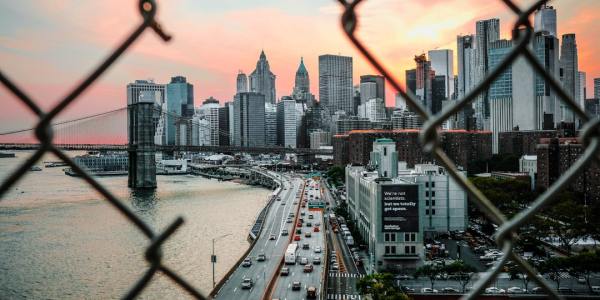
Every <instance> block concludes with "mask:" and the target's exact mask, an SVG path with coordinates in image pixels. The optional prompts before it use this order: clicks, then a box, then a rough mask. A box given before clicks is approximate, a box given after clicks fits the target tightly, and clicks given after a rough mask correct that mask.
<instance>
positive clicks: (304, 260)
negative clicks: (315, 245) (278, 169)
mask: <svg viewBox="0 0 600 300" xmlns="http://www.w3.org/2000/svg"><path fill="white" fill-rule="evenodd" d="M300 264H301V265H306V264H308V258H306V257H302V258H300Z"/></svg>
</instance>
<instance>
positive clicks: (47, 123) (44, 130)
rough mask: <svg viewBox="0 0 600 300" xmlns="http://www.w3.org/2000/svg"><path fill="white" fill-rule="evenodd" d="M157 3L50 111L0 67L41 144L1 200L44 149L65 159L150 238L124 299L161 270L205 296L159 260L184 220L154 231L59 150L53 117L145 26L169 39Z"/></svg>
mask: <svg viewBox="0 0 600 300" xmlns="http://www.w3.org/2000/svg"><path fill="white" fill-rule="evenodd" d="M156 9H157V7H156V3H155V1H154V0H140V1H139V10H140V14H141V15H142V22H141V24H140V25H138V26H137V27H136V28H135V30H134V31H133V32H132V33H131V34H130V35H129V36H128V37H127V38H126V39H125V40H124V41H123V42H122V43H121V44H120V45H119V47H117V48H116V49H115V50H114V51H113V52H112V53H111V54H110V55H109V56H108V57H107V58H106V59H105V60H104V61H103V62H102V63H101V64H100V65H99V66H98V67H97V68H96V69H95V70H93V71H92V72H91V73H90V74H89V75H88V76H87V77H85V78H84V79H83V81H81V83H80V84H79V85H78V86H77V87H75V88H74V89H73V90H72V91H71V92H70V93H69V94H68V95H67V96H66V97H65V98H64V99H62V101H60V102H59V103H58V104H57V105H56V106H54V107H53V108H52V109H51V110H49V111H44V110H42V109H41V108H40V107H39V106H38V105H37V104H36V101H35V100H34V99H32V98H31V97H30V96H28V95H27V94H26V93H25V91H24V90H22V89H21V88H19V87H18V86H17V85H16V84H15V83H13V82H12V81H11V80H10V79H9V78H8V77H7V75H5V74H4V73H3V72H1V71H0V82H1V83H2V84H3V85H4V86H5V87H6V88H7V89H8V90H9V91H10V92H11V93H12V94H13V95H14V96H15V97H16V98H17V99H18V100H19V101H21V102H22V103H23V104H25V106H26V107H27V108H28V109H29V110H31V111H32V112H33V113H34V114H35V115H37V116H38V122H37V125H36V129H35V137H36V139H37V140H38V142H39V144H40V147H39V149H37V150H36V151H35V152H34V153H33V155H31V157H29V159H27V160H26V161H25V163H23V164H22V165H20V166H19V167H18V168H17V170H15V171H14V172H12V173H11V174H10V175H9V176H8V177H7V178H6V179H5V180H4V181H3V182H2V184H1V185H0V200H2V196H3V195H4V194H5V193H6V192H7V191H8V190H9V189H10V188H11V187H12V186H13V185H14V184H15V183H16V182H17V181H18V180H19V179H21V178H22V177H23V176H24V175H25V174H27V170H28V169H29V168H31V167H32V166H33V165H34V164H35V163H36V162H37V161H38V160H39V159H40V158H41V157H42V156H43V155H44V154H45V153H53V154H54V155H56V157H58V158H59V159H61V160H62V161H64V162H65V163H66V164H67V165H68V166H69V167H71V168H72V170H73V171H74V172H76V173H78V174H79V175H80V176H81V177H82V178H83V179H84V180H85V181H86V182H87V183H89V184H90V185H91V186H92V187H93V188H94V189H95V190H96V191H98V192H99V193H100V194H101V195H102V196H103V197H104V198H105V199H106V200H107V201H108V202H109V203H110V204H111V205H112V206H113V207H115V208H116V209H117V210H119V212H121V213H122V214H123V215H124V216H125V217H126V218H127V219H128V220H129V221H130V222H131V223H133V225H135V226H136V227H137V228H138V229H139V230H140V231H141V232H142V233H143V234H144V235H145V236H146V237H147V238H148V241H149V246H148V247H147V248H146V249H145V252H144V256H145V258H146V260H147V261H148V263H149V265H150V266H149V268H148V270H146V272H145V273H144V275H143V276H142V277H141V278H140V279H139V280H138V281H137V282H136V283H135V284H134V285H133V286H132V287H131V288H130V290H129V291H128V292H127V293H126V294H125V295H124V296H123V297H124V298H125V299H132V298H135V297H136V296H137V295H139V294H140V292H141V291H142V290H143V289H144V288H145V287H146V286H148V284H149V283H150V280H151V279H152V277H153V276H154V274H156V272H162V273H163V274H164V275H166V276H167V277H169V278H170V279H171V280H173V281H174V282H175V283H176V284H178V285H179V286H180V287H181V288H183V289H184V290H186V291H187V292H188V293H189V294H190V295H192V296H194V297H195V298H198V299H204V296H203V295H202V294H201V293H200V292H199V291H198V290H197V289H196V288H194V287H193V286H192V285H191V284H189V283H188V282H187V281H186V280H184V279H183V278H182V277H181V276H179V275H178V274H177V273H176V272H175V271H173V270H171V269H170V268H168V267H167V266H165V265H163V264H162V252H161V245H162V244H163V243H164V242H165V240H167V239H168V238H169V237H170V236H171V235H172V234H173V233H174V232H175V230H177V228H178V227H179V226H181V225H182V224H183V219H182V218H181V217H179V218H177V219H176V220H175V221H174V222H173V223H172V224H171V225H169V226H168V227H167V229H165V231H163V232H161V233H155V232H154V231H153V230H152V228H150V226H148V225H147V224H146V223H144V221H142V220H141V219H140V218H138V217H137V216H136V215H135V214H134V213H133V212H132V211H131V210H130V209H129V208H127V206H125V205H124V204H123V203H122V202H121V201H120V200H119V199H117V198H116V197H115V196H114V195H113V194H112V193H111V192H109V191H108V190H107V189H106V188H105V187H103V186H102V185H101V184H100V183H99V182H98V181H96V179H94V178H93V177H92V176H90V174H88V172H87V171H85V169H83V168H81V167H79V166H78V165H77V164H76V163H75V162H74V161H73V160H72V159H71V158H70V157H69V156H67V155H66V154H65V152H63V151H61V150H59V149H58V148H57V147H55V146H54V144H53V132H52V125H51V123H52V121H53V120H54V118H55V117H56V116H57V115H58V114H59V113H60V112H62V111H63V110H64V109H65V108H66V107H68V106H69V105H70V104H71V103H73V102H74V101H75V100H76V99H77V98H78V97H79V95H81V93H82V92H83V91H85V90H86V89H87V88H88V87H89V86H90V85H91V84H92V83H93V82H94V81H96V79H98V77H100V76H101V75H102V74H103V73H104V72H105V71H106V70H107V69H108V68H110V67H111V66H112V65H113V64H114V63H115V62H116V60H117V59H118V58H119V57H120V56H121V55H122V54H123V53H124V52H125V51H126V50H127V49H128V48H129V47H130V46H131V45H132V44H133V43H134V42H135V41H136V40H137V39H138V38H139V37H140V35H141V34H142V33H144V31H146V29H148V28H149V29H151V30H153V31H154V32H155V33H156V34H158V35H159V36H160V37H161V38H162V39H163V40H164V41H168V40H170V36H169V35H168V34H166V33H165V32H164V31H163V30H162V28H161V26H160V24H159V23H158V22H157V21H156V19H155V16H156Z"/></svg>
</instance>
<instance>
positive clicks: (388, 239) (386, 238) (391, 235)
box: [383, 233, 396, 242]
mask: <svg viewBox="0 0 600 300" xmlns="http://www.w3.org/2000/svg"><path fill="white" fill-rule="evenodd" d="M383 239H384V241H386V242H395V241H396V234H395V233H384V234H383Z"/></svg>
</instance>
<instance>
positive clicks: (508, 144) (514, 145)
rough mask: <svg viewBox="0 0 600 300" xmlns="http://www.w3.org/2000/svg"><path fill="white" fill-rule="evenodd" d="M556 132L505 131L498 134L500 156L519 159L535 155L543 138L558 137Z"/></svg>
mask: <svg viewBox="0 0 600 300" xmlns="http://www.w3.org/2000/svg"><path fill="white" fill-rule="evenodd" d="M558 136H559V135H558V131H556V130H526V131H505V132H499V133H498V154H513V155H516V156H518V157H521V156H523V155H535V153H536V146H537V144H538V143H539V141H540V139H542V138H555V137H558Z"/></svg>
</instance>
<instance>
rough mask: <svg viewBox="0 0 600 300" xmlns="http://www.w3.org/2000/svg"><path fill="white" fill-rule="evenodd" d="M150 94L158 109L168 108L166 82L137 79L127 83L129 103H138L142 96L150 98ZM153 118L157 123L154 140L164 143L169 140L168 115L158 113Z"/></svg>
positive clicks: (158, 143) (159, 143)
mask: <svg viewBox="0 0 600 300" xmlns="http://www.w3.org/2000/svg"><path fill="white" fill-rule="evenodd" d="M150 95H152V97H154V99H155V100H154V106H155V108H157V110H156V111H159V110H166V109H167V103H166V101H165V97H166V86H165V85H164V84H158V83H154V81H152V80H136V81H135V82H133V83H129V84H127V105H132V104H135V103H138V102H139V101H140V100H141V97H142V96H143V97H145V98H148V97H150ZM128 117H129V115H128ZM153 119H154V122H155V124H156V128H155V132H154V134H155V136H154V142H155V143H156V144H157V145H164V144H166V142H167V132H166V130H165V127H166V126H165V123H166V122H167V120H166V115H165V114H158V113H157V114H155V117H154V118H153ZM174 138H175V137H173V139H174Z"/></svg>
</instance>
